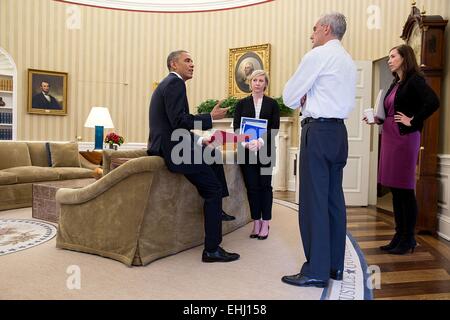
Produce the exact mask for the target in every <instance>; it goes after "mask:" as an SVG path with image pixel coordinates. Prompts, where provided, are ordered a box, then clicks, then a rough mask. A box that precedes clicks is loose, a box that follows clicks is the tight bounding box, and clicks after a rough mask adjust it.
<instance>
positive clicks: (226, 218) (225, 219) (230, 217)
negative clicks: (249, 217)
mask: <svg viewBox="0 0 450 320" xmlns="http://www.w3.org/2000/svg"><path fill="white" fill-rule="evenodd" d="M231 220H236V217H233V216H230V215H229V214H226V212H225V211H223V210H222V221H231Z"/></svg>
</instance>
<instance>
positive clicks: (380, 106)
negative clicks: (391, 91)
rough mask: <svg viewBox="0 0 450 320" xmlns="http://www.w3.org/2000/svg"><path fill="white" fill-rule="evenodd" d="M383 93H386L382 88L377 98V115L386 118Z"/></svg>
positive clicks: (382, 118) (375, 108) (379, 117)
mask: <svg viewBox="0 0 450 320" xmlns="http://www.w3.org/2000/svg"><path fill="white" fill-rule="evenodd" d="M383 93H384V90H383V89H381V90H380V91H379V92H378V96H377V100H376V102H375V106H374V110H375V116H376V117H377V118H378V119H380V120H384V119H385V118H386V114H385V111H384V99H383Z"/></svg>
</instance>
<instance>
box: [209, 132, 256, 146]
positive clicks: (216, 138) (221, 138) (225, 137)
mask: <svg viewBox="0 0 450 320" xmlns="http://www.w3.org/2000/svg"><path fill="white" fill-rule="evenodd" d="M249 139H250V135H249V134H235V133H233V132H227V131H222V130H216V131H215V132H214V134H213V135H212V136H211V142H216V143H221V144H225V143H236V142H244V141H247V140H249Z"/></svg>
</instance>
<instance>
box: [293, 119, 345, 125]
mask: <svg viewBox="0 0 450 320" xmlns="http://www.w3.org/2000/svg"><path fill="white" fill-rule="evenodd" d="M312 122H337V123H344V119H338V118H305V119H303V120H302V122H301V124H302V127H303V126H304V125H305V124H307V123H312Z"/></svg>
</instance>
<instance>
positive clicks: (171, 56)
mask: <svg viewBox="0 0 450 320" xmlns="http://www.w3.org/2000/svg"><path fill="white" fill-rule="evenodd" d="M183 52H186V53H187V51H186V50H177V51H173V52H171V53H169V55H168V56H167V69H169V71H172V67H171V64H172V62H173V61H175V60H177V59H178V57H179V56H180V54H182V53H183Z"/></svg>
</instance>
